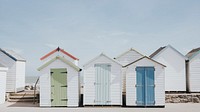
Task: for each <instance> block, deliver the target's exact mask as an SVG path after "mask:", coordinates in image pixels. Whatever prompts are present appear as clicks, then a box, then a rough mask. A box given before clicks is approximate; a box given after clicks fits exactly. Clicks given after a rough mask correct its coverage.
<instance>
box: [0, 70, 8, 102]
mask: <svg viewBox="0 0 200 112" xmlns="http://www.w3.org/2000/svg"><path fill="white" fill-rule="evenodd" d="M6 72H7V68H6V69H5V68H4V67H0V104H2V103H4V102H5V93H6Z"/></svg>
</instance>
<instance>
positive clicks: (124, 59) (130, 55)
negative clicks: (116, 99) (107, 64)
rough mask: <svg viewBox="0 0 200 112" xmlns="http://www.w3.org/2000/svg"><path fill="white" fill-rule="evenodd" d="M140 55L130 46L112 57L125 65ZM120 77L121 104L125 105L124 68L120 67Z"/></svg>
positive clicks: (140, 55)
mask: <svg viewBox="0 0 200 112" xmlns="http://www.w3.org/2000/svg"><path fill="white" fill-rule="evenodd" d="M141 57H143V55H142V54H141V53H139V52H138V51H136V50H135V49H133V48H131V49H129V50H127V51H126V52H124V53H122V54H120V55H119V56H117V57H116V58H114V59H115V60H117V61H118V62H120V63H121V64H122V65H123V66H125V65H127V64H129V63H132V62H134V61H135V60H138V59H140V58H141ZM122 77H123V78H122V80H123V81H122V95H123V106H125V105H126V68H122Z"/></svg>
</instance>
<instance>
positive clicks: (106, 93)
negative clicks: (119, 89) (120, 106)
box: [95, 64, 111, 105]
mask: <svg viewBox="0 0 200 112" xmlns="http://www.w3.org/2000/svg"><path fill="white" fill-rule="evenodd" d="M110 77H111V65H109V64H95V104H96V105H110Z"/></svg>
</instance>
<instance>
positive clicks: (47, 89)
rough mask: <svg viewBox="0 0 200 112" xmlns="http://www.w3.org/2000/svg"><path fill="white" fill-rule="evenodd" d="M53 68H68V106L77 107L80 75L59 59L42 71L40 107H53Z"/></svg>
mask: <svg viewBox="0 0 200 112" xmlns="http://www.w3.org/2000/svg"><path fill="white" fill-rule="evenodd" d="M51 68H67V83H68V84H67V85H68V87H67V98H68V102H67V106H69V107H71V106H72V107H74V106H75V107H77V106H78V104H79V82H78V77H79V74H78V72H77V71H76V70H74V68H72V67H71V66H69V65H67V64H65V63H63V62H62V61H61V60H59V59H57V60H56V61H54V62H53V63H51V64H50V65H49V66H47V67H46V68H44V69H42V70H41V74H42V75H41V76H40V106H51V101H50V99H51V81H50V79H51V78H50V69H51Z"/></svg>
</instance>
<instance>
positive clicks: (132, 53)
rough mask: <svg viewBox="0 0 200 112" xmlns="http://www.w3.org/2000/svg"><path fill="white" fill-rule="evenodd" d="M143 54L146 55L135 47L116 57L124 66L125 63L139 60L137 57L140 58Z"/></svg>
mask: <svg viewBox="0 0 200 112" xmlns="http://www.w3.org/2000/svg"><path fill="white" fill-rule="evenodd" d="M143 56H144V55H142V54H141V53H139V52H138V51H136V50H135V49H133V48H131V49H129V50H128V51H126V52H124V53H122V54H120V55H119V56H117V57H116V58H114V59H116V60H117V61H119V62H120V63H121V64H122V65H123V66H124V65H127V64H129V63H131V62H134V61H135V60H137V59H139V58H141V57H143Z"/></svg>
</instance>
